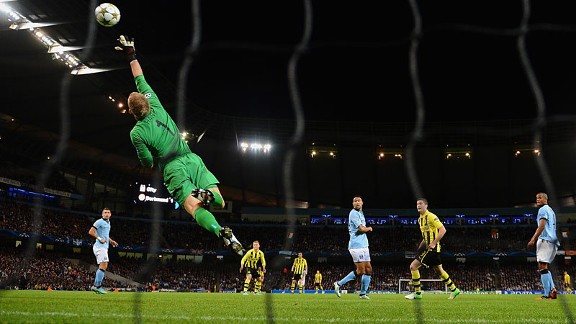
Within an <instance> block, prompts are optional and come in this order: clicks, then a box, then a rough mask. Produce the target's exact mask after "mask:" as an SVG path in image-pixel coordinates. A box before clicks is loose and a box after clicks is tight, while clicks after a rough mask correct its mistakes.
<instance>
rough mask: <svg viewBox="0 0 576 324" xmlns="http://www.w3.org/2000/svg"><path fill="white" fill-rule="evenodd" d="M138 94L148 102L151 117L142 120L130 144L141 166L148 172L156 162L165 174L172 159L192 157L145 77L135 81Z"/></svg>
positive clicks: (140, 76) (134, 131)
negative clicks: (183, 156)
mask: <svg viewBox="0 0 576 324" xmlns="http://www.w3.org/2000/svg"><path fill="white" fill-rule="evenodd" d="M134 81H135V82H136V88H137V89H138V92H140V93H141V94H143V95H144V96H146V98H148V102H149V103H150V114H149V115H148V116H146V118H144V119H143V120H139V121H137V122H136V125H134V128H132V131H130V140H131V141H132V144H133V145H134V147H135V148H136V154H138V159H139V160H140V163H141V164H142V165H143V166H144V167H147V168H151V167H153V166H154V161H156V163H158V166H159V167H160V168H161V169H162V170H163V169H164V166H165V165H166V164H167V163H168V162H169V161H170V160H172V159H173V158H175V157H178V156H182V155H185V154H188V153H191V151H190V148H189V147H188V144H187V143H186V142H185V141H184V140H183V139H182V136H181V135H180V131H179V130H178V127H177V126H176V123H174V120H172V117H170V115H168V113H167V112H166V110H165V109H164V107H162V104H161V103H160V100H158V96H157V95H156V93H154V91H153V90H152V88H151V87H150V85H148V83H147V82H146V79H144V76H143V75H139V76H137V77H135V78H134Z"/></svg>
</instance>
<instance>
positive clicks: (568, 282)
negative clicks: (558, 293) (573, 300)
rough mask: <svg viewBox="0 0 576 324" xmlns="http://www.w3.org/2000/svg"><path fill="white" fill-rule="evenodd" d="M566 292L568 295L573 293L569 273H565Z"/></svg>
mask: <svg viewBox="0 0 576 324" xmlns="http://www.w3.org/2000/svg"><path fill="white" fill-rule="evenodd" d="M564 290H565V291H566V292H567V293H572V288H571V286H570V275H569V274H568V271H564Z"/></svg>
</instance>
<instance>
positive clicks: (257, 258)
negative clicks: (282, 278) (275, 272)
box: [240, 241, 266, 295]
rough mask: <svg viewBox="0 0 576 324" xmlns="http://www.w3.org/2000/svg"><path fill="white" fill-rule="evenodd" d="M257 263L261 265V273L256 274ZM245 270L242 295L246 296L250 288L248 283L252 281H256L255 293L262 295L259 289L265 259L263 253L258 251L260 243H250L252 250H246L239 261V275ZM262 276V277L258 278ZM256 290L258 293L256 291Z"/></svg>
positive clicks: (264, 268) (262, 279) (264, 267)
mask: <svg viewBox="0 0 576 324" xmlns="http://www.w3.org/2000/svg"><path fill="white" fill-rule="evenodd" d="M258 262H260V264H261V265H262V271H261V272H260V273H259V272H258ZM244 269H246V279H245V280H244V291H243V294H244V295H248V294H249V293H248V288H249V287H250V282H251V281H252V279H254V280H256V282H255V284H254V286H255V291H254V292H255V293H256V294H258V295H260V294H262V293H261V292H260V291H259V289H260V288H261V287H262V281H264V276H263V274H264V273H266V259H265V258H264V252H262V251H261V250H260V242H258V241H254V242H252V248H251V249H250V250H248V251H247V252H246V253H245V254H244V256H243V257H242V260H240V273H242V271H243V270H244ZM260 274H262V277H260ZM257 290H258V291H257Z"/></svg>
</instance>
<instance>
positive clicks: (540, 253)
mask: <svg viewBox="0 0 576 324" xmlns="http://www.w3.org/2000/svg"><path fill="white" fill-rule="evenodd" d="M557 250H558V247H557V246H556V244H554V243H551V242H548V241H545V240H540V239H539V240H538V242H536V261H538V262H545V263H552V262H553V261H554V258H555V257H556V251H557Z"/></svg>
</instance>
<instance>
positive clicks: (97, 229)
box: [88, 208, 118, 294]
mask: <svg viewBox="0 0 576 324" xmlns="http://www.w3.org/2000/svg"><path fill="white" fill-rule="evenodd" d="M110 216H112V212H111V211H110V209H109V208H104V209H102V218H100V219H99V220H97V221H95V222H94V224H93V225H92V227H90V230H89V231H88V234H90V236H92V237H94V238H95V239H96V242H94V245H93V246H92V250H93V251H94V255H95V256H96V263H98V270H96V278H94V285H93V286H92V287H91V288H90V290H92V291H93V292H95V293H97V294H105V293H106V290H105V289H104V288H103V287H102V280H104V277H105V276H106V269H108V262H109V260H108V246H109V245H110V244H111V245H112V246H113V247H117V246H118V243H117V242H116V241H114V240H113V239H111V238H110Z"/></svg>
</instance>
